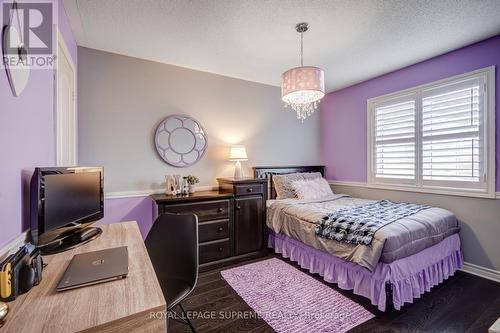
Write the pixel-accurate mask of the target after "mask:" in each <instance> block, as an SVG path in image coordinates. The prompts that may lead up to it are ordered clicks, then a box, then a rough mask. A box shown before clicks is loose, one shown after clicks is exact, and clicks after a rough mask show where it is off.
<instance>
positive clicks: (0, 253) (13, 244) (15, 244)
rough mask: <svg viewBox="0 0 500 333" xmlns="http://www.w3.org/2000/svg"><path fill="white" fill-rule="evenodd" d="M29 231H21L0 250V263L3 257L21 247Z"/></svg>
mask: <svg viewBox="0 0 500 333" xmlns="http://www.w3.org/2000/svg"><path fill="white" fill-rule="evenodd" d="M28 232H29V229H28V230H26V231H23V232H22V233H21V234H20V235H19V236H17V237H16V238H14V239H13V240H11V241H10V242H9V243H7V244H6V245H5V246H4V247H2V248H1V249H0V261H1V260H3V258H4V257H6V256H7V255H9V254H10V253H11V252H13V251H17V249H19V248H20V247H21V246H23V245H24V244H25V243H26V239H27V238H28Z"/></svg>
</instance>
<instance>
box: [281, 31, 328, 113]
mask: <svg viewBox="0 0 500 333" xmlns="http://www.w3.org/2000/svg"><path fill="white" fill-rule="evenodd" d="M308 28H309V25H308V24H307V23H299V24H297V25H296V26H295V30H297V32H298V33H300V67H295V68H292V69H289V70H287V71H286V72H284V73H283V74H282V75H281V99H282V100H283V102H285V105H286V106H289V107H291V108H292V109H293V110H294V111H295V112H296V113H297V119H300V120H302V121H304V119H306V118H307V117H309V116H310V115H311V114H312V113H313V112H314V110H316V109H317V107H318V104H319V101H320V100H321V99H322V98H323V97H324V96H325V73H324V72H323V70H322V69H321V68H318V67H313V66H304V51H303V50H304V36H303V34H304V32H306V31H307V29H308Z"/></svg>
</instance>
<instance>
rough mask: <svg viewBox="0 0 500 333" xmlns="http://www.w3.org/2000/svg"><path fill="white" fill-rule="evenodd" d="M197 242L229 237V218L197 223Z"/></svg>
mask: <svg viewBox="0 0 500 333" xmlns="http://www.w3.org/2000/svg"><path fill="white" fill-rule="evenodd" d="M198 230H199V231H198V238H199V242H200V243H202V242H208V241H212V240H217V239H223V238H229V220H223V221H213V222H203V223H200V224H199V225H198Z"/></svg>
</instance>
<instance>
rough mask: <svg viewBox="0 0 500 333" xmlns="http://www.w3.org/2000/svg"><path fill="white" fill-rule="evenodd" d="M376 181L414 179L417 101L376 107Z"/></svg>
mask: <svg viewBox="0 0 500 333" xmlns="http://www.w3.org/2000/svg"><path fill="white" fill-rule="evenodd" d="M374 116H375V119H374V135H375V147H374V148H375V154H374V157H375V162H374V166H375V168H374V173H375V177H376V178H382V179H386V180H388V181H389V182H390V179H393V180H394V179H406V180H414V179H415V100H414V99H411V100H403V101H392V102H390V103H388V104H382V105H380V106H376V107H375V115H374Z"/></svg>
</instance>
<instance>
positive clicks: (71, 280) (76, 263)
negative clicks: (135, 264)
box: [56, 246, 128, 291]
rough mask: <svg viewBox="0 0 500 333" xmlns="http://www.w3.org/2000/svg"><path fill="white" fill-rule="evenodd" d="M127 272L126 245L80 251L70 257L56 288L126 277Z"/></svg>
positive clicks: (60, 288)
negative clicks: (85, 251) (92, 250)
mask: <svg viewBox="0 0 500 333" xmlns="http://www.w3.org/2000/svg"><path fill="white" fill-rule="evenodd" d="M127 274H128V250H127V247H126V246H122V247H115V248H111V249H106V250H101V251H94V252H87V253H81V254H77V255H75V256H74V257H73V259H71V262H70V263H69V265H68V268H66V271H65V272H64V275H63V276H62V278H61V280H60V281H59V283H58V285H57V288H56V289H57V291H64V290H69V289H75V288H80V287H85V286H90V285H93V284H98V283H102V282H107V281H113V280H119V279H122V278H125V277H127Z"/></svg>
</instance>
